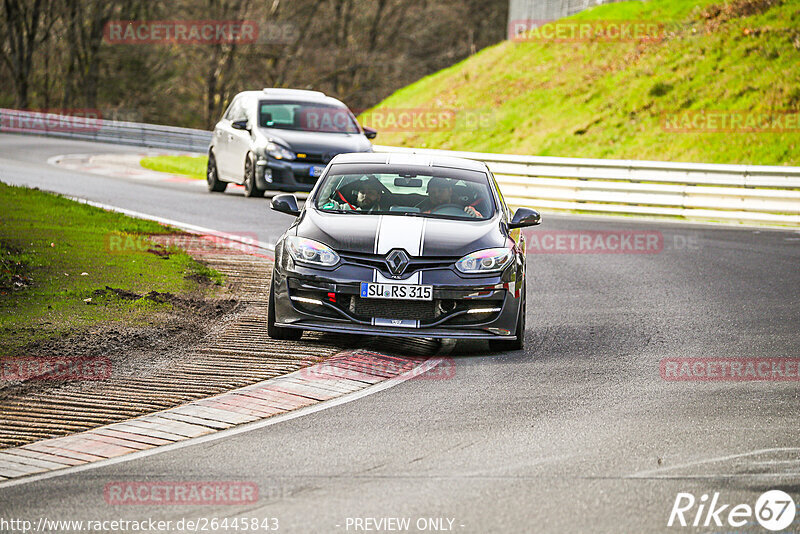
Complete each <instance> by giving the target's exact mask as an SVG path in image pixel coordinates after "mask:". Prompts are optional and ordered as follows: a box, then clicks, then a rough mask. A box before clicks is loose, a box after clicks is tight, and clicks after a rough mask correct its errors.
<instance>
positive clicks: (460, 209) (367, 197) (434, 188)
mask: <svg viewBox="0 0 800 534" xmlns="http://www.w3.org/2000/svg"><path fill="white" fill-rule="evenodd" d="M337 167H338V166H334V167H333V168H332V169H331V171H330V172H329V173H328V175H327V176H326V177H325V178H324V181H323V183H322V184H321V185H320V188H319V193H318V194H317V195H316V201H315V206H316V208H317V209H319V210H320V211H324V212H331V213H347V214H359V215H363V214H370V215H398V216H403V215H405V216H418V217H434V218H445V219H468V220H475V219H479V220H485V219H489V218H491V217H492V216H493V215H494V201H493V200H492V195H491V193H490V189H489V180H488V177H487V175H486V174H485V173H482V172H476V171H468V170H461V169H436V170H435V171H431V170H430V169H427V168H426V169H425V170H424V171H419V172H415V171H413V170H410V169H406V170H397V171H392V172H387V171H386V169H385V167H384V168H383V169H381V168H376V169H369V168H365V167H364V166H361V167H362V168H361V170H360V171H359V170H357V169H353V168H352V167H356V166H354V165H347V166H346V167H350V168H349V169H343V170H342V171H343V172H338V171H337ZM378 171H383V172H378Z"/></svg>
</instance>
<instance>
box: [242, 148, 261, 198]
mask: <svg viewBox="0 0 800 534" xmlns="http://www.w3.org/2000/svg"><path fill="white" fill-rule="evenodd" d="M244 196H246V197H263V196H264V191H263V190H262V189H259V188H258V185H257V184H256V166H255V165H254V164H253V156H252V154H248V155H247V158H246V159H245V161H244Z"/></svg>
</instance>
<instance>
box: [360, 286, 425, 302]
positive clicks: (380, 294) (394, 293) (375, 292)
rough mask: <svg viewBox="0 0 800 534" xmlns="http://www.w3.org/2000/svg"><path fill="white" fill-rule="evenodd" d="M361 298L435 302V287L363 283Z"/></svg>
mask: <svg viewBox="0 0 800 534" xmlns="http://www.w3.org/2000/svg"><path fill="white" fill-rule="evenodd" d="M361 298H365V299H397V300H433V286H421V285H414V284H379V283H373V282H361Z"/></svg>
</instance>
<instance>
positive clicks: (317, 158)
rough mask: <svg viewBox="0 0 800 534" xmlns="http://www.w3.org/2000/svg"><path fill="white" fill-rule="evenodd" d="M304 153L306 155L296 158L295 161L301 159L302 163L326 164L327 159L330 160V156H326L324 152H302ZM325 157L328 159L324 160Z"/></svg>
mask: <svg viewBox="0 0 800 534" xmlns="http://www.w3.org/2000/svg"><path fill="white" fill-rule="evenodd" d="M304 154H305V155H306V157H304V158H297V161H301V162H303V163H325V164H327V163H328V161H330V160H331V158H330V157H328V158H326V157H325V154H314V153H310V152H304ZM326 159H327V160H328V161H325V160H326Z"/></svg>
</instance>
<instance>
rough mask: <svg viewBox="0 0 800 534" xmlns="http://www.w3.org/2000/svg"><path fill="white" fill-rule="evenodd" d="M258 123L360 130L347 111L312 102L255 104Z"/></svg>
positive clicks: (286, 127) (299, 128)
mask: <svg viewBox="0 0 800 534" xmlns="http://www.w3.org/2000/svg"><path fill="white" fill-rule="evenodd" d="M258 125H259V126H260V127H262V128H277V129H279V130H297V131H300V132H319V133H344V134H357V133H360V129H359V127H358V123H357V122H356V119H355V117H353V114H352V113H350V110H348V109H347V108H345V107H340V106H331V105H326V104H319V103H315V102H287V101H261V102H259V103H258Z"/></svg>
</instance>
